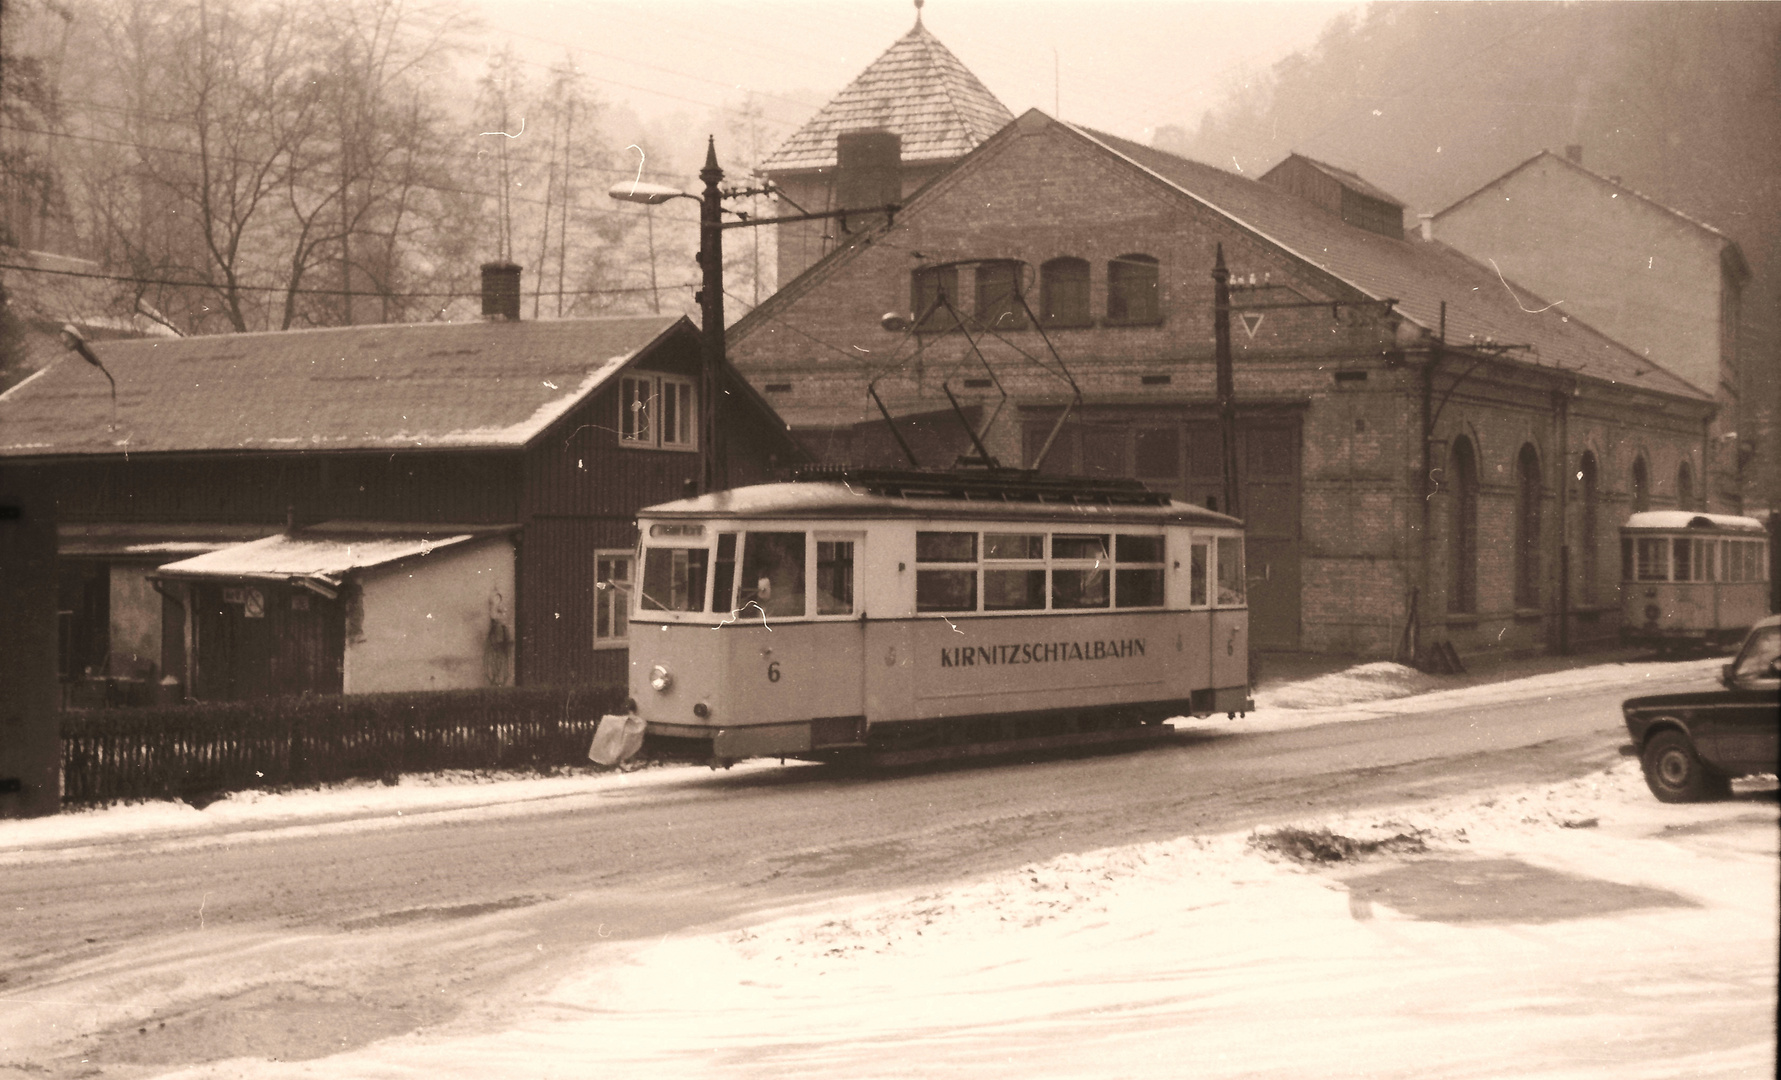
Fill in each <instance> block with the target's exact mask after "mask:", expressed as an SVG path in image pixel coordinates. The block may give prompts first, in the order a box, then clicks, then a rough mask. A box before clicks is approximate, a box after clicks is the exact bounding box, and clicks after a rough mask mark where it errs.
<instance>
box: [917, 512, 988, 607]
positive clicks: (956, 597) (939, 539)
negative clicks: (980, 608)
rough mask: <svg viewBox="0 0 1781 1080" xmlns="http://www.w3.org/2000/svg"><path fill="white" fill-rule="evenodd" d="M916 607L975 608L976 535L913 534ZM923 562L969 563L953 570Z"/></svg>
mask: <svg viewBox="0 0 1781 1080" xmlns="http://www.w3.org/2000/svg"><path fill="white" fill-rule="evenodd" d="M915 561H916V564H917V565H916V570H915V610H916V611H918V612H919V611H976V610H977V567H976V562H977V534H976V533H974V532H918V533H916V534H915ZM923 563H940V564H946V563H954V564H956V563H970V564H972V565H970V566H969V567H960V568H956V569H948V568H929V567H925V566H922V565H921V564H923Z"/></svg>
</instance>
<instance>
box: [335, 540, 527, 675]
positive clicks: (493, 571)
mask: <svg viewBox="0 0 1781 1080" xmlns="http://www.w3.org/2000/svg"><path fill="white" fill-rule="evenodd" d="M357 584H358V588H359V590H360V593H359V603H358V606H359V608H360V611H361V612H362V615H361V617H360V618H359V619H358V620H357V621H356V625H354V623H353V622H351V621H349V624H348V627H347V639H346V671H345V677H344V679H343V682H342V687H341V689H342V691H343V692H344V693H348V694H367V693H374V692H378V691H390V690H456V689H468V688H472V687H481V686H490V685H500V686H511V685H512V684H513V646H512V644H511V643H512V640H513V590H514V582H513V542H512V541H511V540H510V539H508V538H507V537H495V538H492V539H487V540H479V541H472V542H469V543H466V544H460V545H456V546H453V547H449V548H443V549H440V550H437V551H434V552H431V553H429V554H427V555H422V556H417V557H415V558H412V559H408V560H405V561H404V562H401V563H398V564H396V565H394V566H391V567H384V568H379V569H375V570H369V571H365V572H363V573H362V574H360V575H358V577H357ZM491 621H495V622H499V623H500V624H501V625H502V626H503V627H505V629H506V634H507V641H508V642H509V645H508V648H507V651H506V654H505V663H504V664H496V665H494V667H496V668H499V669H500V670H499V671H498V672H497V674H498V679H497V680H495V681H491V679H490V677H489V674H490V671H491V666H490V663H489V660H490V657H489V653H490V649H489V644H488V643H489V625H490V622H491Z"/></svg>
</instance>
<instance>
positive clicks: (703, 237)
mask: <svg viewBox="0 0 1781 1080" xmlns="http://www.w3.org/2000/svg"><path fill="white" fill-rule="evenodd" d="M723 178H724V171H723V169H721V168H719V167H718V164H717V139H716V137H714V136H708V137H707V138H706V142H705V167H704V168H703V169H700V170H699V179H700V180H703V181H704V182H705V190H704V191H703V193H701V194H699V195H694V194H692V193H691V192H687V191H681V190H679V189H678V188H671V187H664V186H663V185H661V184H645V183H643V182H641V181H631V180H626V181H621V182H619V183H616V184H614V185H612V187H611V188H610V189H608V190H607V192H606V194H608V195H610V196H611V197H612V198H614V199H617V200H618V201H619V202H628V203H641V204H642V205H644V206H660V205H661V204H662V203H665V202H667V201H668V200H670V199H693V200H696V201H697V202H698V204H699V268H700V270H701V271H702V272H703V273H702V276H701V279H700V286H699V295H698V301H699V319H700V321H701V322H702V323H703V325H702V326H701V327H700V331H701V336H702V340H703V345H704V348H703V349H702V350H701V351H702V353H703V356H702V362H701V364H700V371H699V492H700V494H704V493H706V492H711V491H718V490H720V489H722V488H725V487H728V486H729V479H728V472H729V470H728V468H727V466H726V463H725V461H724V455H723V451H722V447H720V446H719V445H718V436H719V429H718V424H717V395H718V392H719V388H720V386H721V384H722V372H723V366H724V246H723V241H724V230H725V229H746V228H752V227H754V226H757V225H778V224H781V223H784V222H792V221H815V220H817V219H819V218H843V219H845V218H846V216H847V215H848V214H862V215H870V214H886V215H890V214H894V213H896V212H897V211H898V210H900V209H901V208H902V207H901V206H900V205H899V204H890V205H885V206H873V207H862V208H850V209H845V210H829V211H824V212H821V213H815V214H803V213H800V214H790V215H786V216H784V217H770V218H743V219H742V220H740V221H725V220H724V219H723V214H724V205H723V201H724V200H725V199H733V198H745V197H747V196H749V195H765V194H768V193H770V192H771V191H772V190H773V188H772V187H771V185H768V186H765V187H760V188H748V189H735V190H730V191H725V190H723V189H721V188H719V187H718V183H719V182H720V181H722V180H723ZM842 228H843V229H844V230H845V228H846V222H845V220H844V221H843V222H842Z"/></svg>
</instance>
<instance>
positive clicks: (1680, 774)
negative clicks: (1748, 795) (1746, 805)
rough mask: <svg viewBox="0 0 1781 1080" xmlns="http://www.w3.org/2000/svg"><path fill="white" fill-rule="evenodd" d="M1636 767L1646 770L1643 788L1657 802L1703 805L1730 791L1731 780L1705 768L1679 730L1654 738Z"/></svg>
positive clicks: (1686, 738)
mask: <svg viewBox="0 0 1781 1080" xmlns="http://www.w3.org/2000/svg"><path fill="white" fill-rule="evenodd" d="M1639 764H1640V765H1642V766H1644V769H1645V785H1646V786H1647V787H1649V788H1650V789H1651V794H1653V795H1655V796H1657V798H1658V800H1659V801H1660V802H1667V803H1680V802H1702V801H1704V800H1707V799H1719V798H1724V797H1725V796H1726V795H1728V794H1730V792H1731V783H1730V781H1729V780H1727V779H1726V778H1725V777H1724V776H1721V775H1720V774H1719V773H1717V772H1715V771H1713V770H1712V769H1710V768H1708V767H1707V764H1706V762H1704V761H1702V760H1701V756H1700V755H1699V754H1697V753H1695V749H1694V743H1692V742H1690V741H1689V740H1688V736H1686V735H1684V734H1682V733H1681V732H1680V731H1660V732H1658V733H1657V734H1656V735H1653V736H1652V737H1651V741H1650V742H1647V743H1646V744H1645V752H1644V753H1643V754H1642V755H1640V757H1639Z"/></svg>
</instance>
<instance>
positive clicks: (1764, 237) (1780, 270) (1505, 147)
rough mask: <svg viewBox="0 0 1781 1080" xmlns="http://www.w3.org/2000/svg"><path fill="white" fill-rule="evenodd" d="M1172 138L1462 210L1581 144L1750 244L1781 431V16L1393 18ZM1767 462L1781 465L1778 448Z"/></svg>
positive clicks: (1373, 13) (1680, 12)
mask: <svg viewBox="0 0 1781 1080" xmlns="http://www.w3.org/2000/svg"><path fill="white" fill-rule="evenodd" d="M1155 141H1156V144H1157V145H1158V146H1160V147H1162V148H1164V149H1168V150H1173V151H1175V152H1177V153H1182V154H1185V155H1186V156H1188V157H1192V158H1195V159H1197V160H1201V161H1205V162H1209V163H1213V164H1218V165H1222V166H1224V167H1225V168H1229V169H1236V170H1240V171H1242V172H1245V173H1248V174H1249V175H1252V176H1253V175H1257V174H1259V173H1260V172H1262V171H1265V170H1266V169H1268V168H1269V167H1271V166H1273V165H1274V164H1275V163H1276V162H1278V161H1279V160H1280V159H1281V158H1283V157H1284V156H1286V154H1287V153H1288V152H1289V151H1293V150H1296V151H1298V152H1300V153H1304V154H1309V155H1310V156H1312V157H1315V158H1319V159H1321V160H1324V161H1327V162H1330V163H1331V164H1334V165H1338V166H1341V167H1343V168H1347V169H1352V170H1354V171H1355V172H1358V173H1360V174H1361V175H1362V176H1364V177H1366V178H1367V179H1369V180H1371V181H1373V182H1374V183H1376V184H1378V185H1379V186H1381V187H1383V188H1384V189H1385V190H1387V191H1389V192H1391V193H1392V194H1394V195H1396V196H1397V197H1398V198H1399V199H1401V200H1402V201H1403V202H1404V203H1405V204H1406V205H1407V207H1408V208H1409V210H1410V211H1412V212H1414V211H1434V210H1440V209H1443V208H1445V207H1446V206H1448V205H1450V204H1452V203H1453V202H1455V201H1457V200H1458V199H1459V198H1460V197H1461V196H1463V195H1465V194H1467V193H1469V192H1471V191H1473V190H1476V189H1477V188H1479V187H1480V186H1482V185H1484V184H1485V183H1487V182H1488V181H1490V180H1492V179H1494V178H1496V177H1497V176H1500V175H1502V174H1503V173H1505V172H1507V171H1508V170H1509V169H1511V168H1513V167H1515V166H1516V165H1518V164H1520V163H1521V162H1523V161H1525V160H1527V159H1528V158H1530V157H1532V156H1533V155H1535V154H1537V153H1539V152H1540V151H1541V150H1543V149H1545V150H1552V151H1554V152H1563V150H1564V148H1565V147H1566V146H1567V145H1581V146H1582V147H1583V155H1584V156H1583V163H1584V165H1585V166H1586V167H1588V168H1590V169H1592V170H1594V171H1596V172H1598V173H1602V174H1605V175H1608V176H1616V177H1620V178H1621V180H1622V181H1623V182H1624V183H1625V184H1626V185H1627V186H1629V187H1632V188H1634V189H1636V190H1638V191H1640V192H1643V193H1644V194H1647V195H1649V196H1651V197H1653V198H1655V199H1657V200H1659V201H1661V202H1663V203H1666V204H1668V205H1670V206H1673V207H1675V208H1677V209H1679V210H1682V211H1684V212H1686V213H1688V214H1690V215H1692V216H1694V217H1696V218H1699V219H1700V220H1702V221H1705V222H1708V223H1709V224H1712V225H1714V226H1716V227H1718V228H1719V229H1721V230H1722V231H1724V232H1726V233H1727V234H1729V235H1731V236H1732V237H1733V238H1734V239H1736V240H1737V241H1738V243H1739V245H1740V246H1741V247H1742V248H1743V251H1744V255H1745V257H1746V258H1747V259H1748V260H1749V262H1750V266H1751V268H1752V270H1753V271H1754V273H1755V278H1754V280H1752V281H1751V282H1750V283H1749V285H1748V286H1747V287H1746V291H1745V296H1744V313H1745V322H1746V325H1745V327H1744V328H1743V331H1744V332H1743V339H1742V348H1743V352H1744V358H1745V368H1746V371H1747V373H1748V375H1749V376H1750V378H1749V379H1748V381H1747V383H1746V386H1745V398H1746V401H1747V402H1748V403H1750V404H1752V405H1755V406H1757V407H1759V408H1762V409H1763V410H1765V412H1766V416H1765V418H1764V421H1763V422H1764V423H1765V424H1766V425H1767V426H1768V428H1769V430H1771V431H1772V430H1773V427H1774V417H1775V410H1776V408H1777V395H1778V394H1781V378H1778V377H1777V370H1778V369H1781V325H1778V324H1781V3H1728V4H1714V3H1683V4H1671V3H1571V4H1547V3H1402V4H1400V3H1380V4H1373V5H1371V6H1370V7H1368V8H1367V9H1366V10H1365V12H1364V13H1363V14H1362V15H1360V16H1358V17H1344V18H1342V19H1339V20H1337V21H1336V22H1334V23H1332V24H1331V26H1330V27H1329V29H1328V30H1326V31H1325V33H1324V35H1323V37H1322V38H1321V39H1320V40H1319V42H1318V44H1317V45H1316V47H1315V48H1314V49H1312V50H1310V51H1309V52H1308V53H1304V54H1299V55H1295V56H1292V57H1289V58H1288V59H1286V60H1284V61H1282V62H1281V63H1279V64H1277V65H1276V66H1275V67H1274V68H1273V70H1272V71H1270V72H1269V73H1268V74H1267V75H1266V76H1265V77H1263V78H1261V79H1258V80H1255V81H1253V82H1252V83H1250V84H1249V85H1247V86H1244V87H1241V88H1239V90H1238V92H1237V94H1236V95H1235V96H1234V97H1233V99H1232V100H1231V101H1230V102H1229V103H1228V104H1227V105H1226V106H1224V107H1223V108H1221V109H1219V110H1216V111H1214V112H1211V113H1208V114H1207V115H1206V116H1204V117H1202V118H1200V119H1199V121H1198V123H1197V125H1190V126H1182V127H1165V128H1162V129H1160V130H1159V131H1158V133H1157V136H1156V140H1155ZM1763 453H1764V455H1765V456H1772V455H1775V454H1776V447H1775V444H1774V442H1773V440H1772V439H1771V440H1767V445H1766V446H1765V447H1764V448H1763ZM1768 482H1769V483H1770V484H1772V483H1773V480H1772V478H1771V479H1770V480H1769V481H1768ZM1772 491H1773V489H1772V487H1771V492H1772ZM1770 497H1771V498H1773V497H1774V495H1773V494H1771V496H1770Z"/></svg>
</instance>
